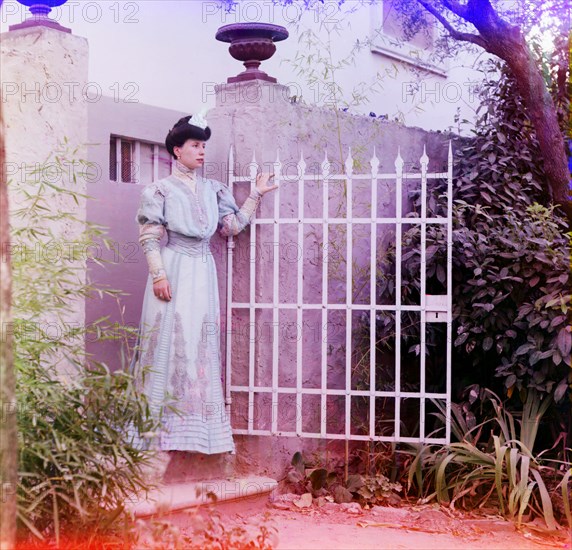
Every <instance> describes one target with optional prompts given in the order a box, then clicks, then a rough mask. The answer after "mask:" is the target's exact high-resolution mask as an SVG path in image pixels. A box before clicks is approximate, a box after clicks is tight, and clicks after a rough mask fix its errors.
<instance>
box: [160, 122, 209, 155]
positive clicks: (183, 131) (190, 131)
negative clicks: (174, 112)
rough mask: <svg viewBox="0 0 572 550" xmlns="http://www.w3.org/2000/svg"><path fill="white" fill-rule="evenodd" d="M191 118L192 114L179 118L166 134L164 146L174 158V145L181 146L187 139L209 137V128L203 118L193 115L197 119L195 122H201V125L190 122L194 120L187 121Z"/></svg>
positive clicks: (199, 139) (205, 138)
mask: <svg viewBox="0 0 572 550" xmlns="http://www.w3.org/2000/svg"><path fill="white" fill-rule="evenodd" d="M191 118H192V115H188V116H184V117H183V118H181V119H179V120H178V121H177V123H176V124H175V125H174V126H173V127H172V128H171V130H169V133H168V134H167V137H166V139H165V146H166V147H167V151H169V154H170V155H171V156H172V157H173V158H175V153H174V151H173V149H174V148H175V147H182V146H183V144H184V143H185V141H187V140H188V139H196V140H198V141H207V140H208V139H209V138H210V137H211V129H210V128H209V127H208V126H206V120H204V118H202V117H200V115H195V119H198V122H197V124H201V126H196V125H195V124H192V122H194V120H193V121H191V122H189V120H190V119H191ZM203 126H204V127H203Z"/></svg>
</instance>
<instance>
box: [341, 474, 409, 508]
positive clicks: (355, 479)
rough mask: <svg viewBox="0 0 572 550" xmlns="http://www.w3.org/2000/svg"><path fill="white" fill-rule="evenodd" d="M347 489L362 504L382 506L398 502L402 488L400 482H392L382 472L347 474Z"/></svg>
mask: <svg viewBox="0 0 572 550" xmlns="http://www.w3.org/2000/svg"><path fill="white" fill-rule="evenodd" d="M347 489H348V491H350V493H352V494H353V495H354V497H355V498H356V500H357V501H358V502H359V503H360V504H361V505H362V506H366V505H367V506H376V505H379V506H384V505H387V504H398V503H399V500H400V499H399V497H398V496H397V493H400V492H401V491H402V489H403V487H402V486H401V484H400V483H393V482H391V481H389V479H388V478H387V477H385V476H384V475H382V474H378V475H375V476H362V475H351V476H348V482H347Z"/></svg>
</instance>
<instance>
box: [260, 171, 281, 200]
mask: <svg viewBox="0 0 572 550" xmlns="http://www.w3.org/2000/svg"><path fill="white" fill-rule="evenodd" d="M273 177H274V174H270V173H269V172H264V173H261V174H258V175H257V176H256V190H257V191H258V192H259V193H260V194H261V195H264V193H268V191H274V189H278V186H277V185H276V184H274V185H268V180H269V179H270V178H273Z"/></svg>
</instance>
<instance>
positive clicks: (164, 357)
mask: <svg viewBox="0 0 572 550" xmlns="http://www.w3.org/2000/svg"><path fill="white" fill-rule="evenodd" d="M161 256H162V259H163V266H164V268H165V271H166V274H167V279H168V280H169V283H170V285H171V293H172V297H171V300H170V301H169V302H167V301H164V300H160V299H159V298H157V297H156V296H155V295H154V293H153V283H152V280H151V277H149V278H148V280H147V285H146V288H145V296H144V300H143V310H142V314H141V323H140V328H139V335H138V341H137V346H136V348H135V354H134V357H133V361H132V364H131V369H132V372H134V373H136V374H138V373H140V372H141V368H142V367H144V366H149V367H151V370H150V371H149V372H147V374H146V376H145V377H144V379H142V381H141V382H140V383H141V384H142V390H143V391H144V393H145V394H146V395H147V398H148V400H149V403H150V407H151V410H152V411H153V412H155V413H158V412H161V413H162V415H161V418H162V428H161V430H160V431H159V433H158V434H156V436H155V437H152V438H150V439H148V438H142V437H140V435H139V434H137V433H134V432H133V431H131V434H130V435H131V436H132V437H133V439H134V444H135V445H136V446H138V447H140V448H152V449H157V450H163V451H166V450H180V451H195V452H199V453H204V454H215V453H223V452H234V451H235V446H234V441H233V438H232V431H231V427H230V421H229V418H228V415H227V413H226V409H225V403H224V395H223V387H222V379H221V354H220V309H219V295H218V285H217V273H216V266H215V263H214V258H213V256H212V254H211V252H210V250H209V247H208V240H200V239H195V238H191V237H187V236H184V235H180V234H171V235H169V243H168V244H167V246H165V247H164V248H163V249H162V251H161ZM169 406H172V407H174V408H176V409H177V412H173V411H171V410H169Z"/></svg>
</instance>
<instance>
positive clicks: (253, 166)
mask: <svg viewBox="0 0 572 550" xmlns="http://www.w3.org/2000/svg"><path fill="white" fill-rule="evenodd" d="M257 171H258V164H257V162H256V156H255V153H254V151H252V162H251V163H250V192H252V191H253V189H254V186H255V182H256V173H257ZM255 215H256V214H255ZM256 260H257V258H256V224H251V226H250V281H249V283H250V284H249V286H250V289H249V313H250V316H249V320H250V326H249V336H250V339H249V354H248V431H249V432H250V433H252V430H253V429H254V383H255V380H254V354H255V342H256V294H255V289H256V284H255V282H256Z"/></svg>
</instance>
